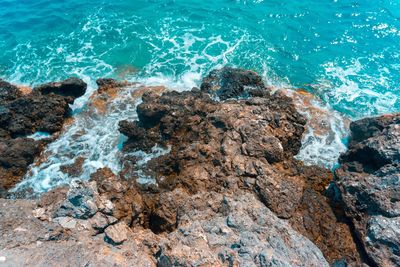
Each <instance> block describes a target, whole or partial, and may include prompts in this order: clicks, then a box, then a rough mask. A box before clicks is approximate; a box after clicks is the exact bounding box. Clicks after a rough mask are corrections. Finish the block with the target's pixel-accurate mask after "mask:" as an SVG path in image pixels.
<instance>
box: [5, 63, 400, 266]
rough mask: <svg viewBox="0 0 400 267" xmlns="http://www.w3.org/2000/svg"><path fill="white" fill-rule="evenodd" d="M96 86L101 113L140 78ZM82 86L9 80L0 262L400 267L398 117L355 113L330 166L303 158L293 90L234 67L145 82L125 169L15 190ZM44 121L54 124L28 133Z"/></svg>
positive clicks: (75, 169)
mask: <svg viewBox="0 0 400 267" xmlns="http://www.w3.org/2000/svg"><path fill="white" fill-rule="evenodd" d="M98 85H99V89H98V91H97V92H95V94H94V95H93V96H92V97H91V99H90V103H89V108H93V109H96V110H97V111H98V112H102V111H104V109H105V107H106V106H107V101H108V100H109V99H110V98H112V97H113V96H114V95H115V92H117V91H118V90H124V88H126V87H129V86H130V84H129V83H126V82H122V83H121V82H117V81H114V80H112V79H102V80H99V81H98ZM85 90H86V84H85V83H84V82H83V81H81V80H79V79H75V78H71V79H68V80H66V81H64V82H59V83H49V84H45V85H42V86H39V87H37V88H34V89H33V90H32V92H28V93H25V94H23V93H22V92H21V90H20V89H19V88H18V87H16V86H14V85H11V84H9V83H7V82H4V81H1V82H0V111H1V117H0V196H3V197H4V198H3V199H0V206H1V207H2V208H1V209H0V234H1V239H0V240H1V241H0V265H1V264H5V265H6V266H48V265H57V266H363V265H364V266H399V264H400V221H399V218H400V217H399V214H400V192H399V190H400V189H399V188H400V187H399V185H400V171H399V164H400V162H399V161H400V152H399V151H400V140H399V139H400V114H394V115H387V116H381V117H377V118H367V119H363V120H360V121H355V122H352V123H351V125H350V130H351V137H350V142H349V147H348V151H347V152H346V153H344V154H343V155H342V156H341V157H340V160H339V161H340V167H339V168H338V169H337V170H336V171H335V173H332V172H331V171H330V170H328V169H324V168H323V167H318V166H308V165H305V164H304V163H303V162H302V161H300V160H298V159H296V155H297V154H298V153H299V151H300V148H301V144H302V137H303V135H304V133H305V131H306V127H307V118H306V117H305V116H304V115H302V114H301V113H300V112H299V111H298V109H297V108H296V105H295V103H294V102H293V99H292V98H290V97H288V96H287V95H285V94H284V93H283V92H282V91H279V90H278V91H275V90H271V88H268V87H266V86H265V85H264V83H263V81H262V79H261V78H260V76H259V75H258V74H256V73H255V72H252V71H247V70H241V69H233V68H228V67H226V68H223V69H220V70H215V71H212V72H211V73H210V74H209V75H208V76H207V77H205V78H204V80H203V83H202V85H201V87H200V88H193V89H192V90H191V91H184V92H176V91H170V90H167V89H166V88H163V87H153V88H142V89H141V90H137V91H135V93H134V94H135V97H137V98H141V100H142V101H141V103H140V104H139V105H138V106H137V115H138V119H137V120H136V121H131V120H122V121H120V122H119V129H115V131H118V130H119V131H120V132H121V133H122V134H123V135H124V136H126V137H127V141H126V142H124V144H123V148H122V155H123V156H122V157H121V165H122V166H123V168H122V171H121V172H119V173H113V171H112V170H110V169H108V168H101V169H98V170H97V171H96V172H95V173H93V174H92V175H91V176H90V177H87V180H86V181H81V180H73V182H72V183H71V184H70V185H69V187H59V188H55V189H53V190H52V191H50V192H48V193H46V194H44V195H42V196H41V197H40V198H39V199H33V200H27V199H10V196H13V197H16V195H10V193H9V192H8V190H9V189H11V188H12V187H13V186H14V185H15V184H16V183H17V182H18V181H20V179H21V178H22V177H23V176H24V174H25V172H26V171H27V170H28V167H29V165H31V164H33V163H34V162H36V161H38V157H39V155H40V153H41V152H42V151H43V150H44V149H45V146H46V144H48V143H50V142H51V141H52V140H54V138H57V134H54V133H57V132H60V131H62V128H63V124H65V123H68V118H69V117H70V110H69V104H71V103H73V101H74V100H75V99H76V98H77V97H79V96H82V95H83V94H84V93H85ZM72 123H73V122H72ZM38 131H39V132H47V133H50V134H53V135H52V136H50V137H48V138H44V139H40V140H35V139H32V138H29V137H28V136H29V135H30V134H34V133H35V132H38ZM155 150H156V151H158V152H157V153H154V152H155ZM149 155H153V156H152V157H149ZM154 155H156V156H154ZM35 158H36V161H35ZM81 168H82V163H81V160H79V159H77V160H76V164H73V165H71V166H67V167H65V171H66V173H68V174H69V175H70V176H71V177H74V176H79V175H78V174H79V173H81V170H80V169H81ZM6 197H8V198H6ZM17 197H18V196H17ZM19 197H20V196H19Z"/></svg>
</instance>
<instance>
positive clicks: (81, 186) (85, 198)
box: [54, 180, 98, 219]
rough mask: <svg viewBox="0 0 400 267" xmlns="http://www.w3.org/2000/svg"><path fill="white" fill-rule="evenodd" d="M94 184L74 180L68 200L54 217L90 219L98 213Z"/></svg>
mask: <svg viewBox="0 0 400 267" xmlns="http://www.w3.org/2000/svg"><path fill="white" fill-rule="evenodd" d="M95 190H96V187H95V186H94V185H93V184H85V183H83V182H82V181H79V180H74V181H72V182H71V184H70V189H69V191H68V195H67V199H66V200H65V201H63V202H62V203H61V205H60V207H59V208H58V209H57V210H56V211H55V214H54V217H73V218H77V219H88V218H90V217H92V216H93V215H95V214H96V212H97V211H98V208H97V205H96V200H95V194H96V193H97V192H95Z"/></svg>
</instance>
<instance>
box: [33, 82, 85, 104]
mask: <svg viewBox="0 0 400 267" xmlns="http://www.w3.org/2000/svg"><path fill="white" fill-rule="evenodd" d="M86 88H87V84H86V83H85V82H84V81H82V80H81V79H78V78H75V77H71V78H68V79H67V80H65V81H62V82H51V83H46V84H42V85H40V86H38V87H35V88H34V89H33V90H34V91H38V92H40V93H41V94H42V95H48V94H51V93H53V94H56V95H60V96H64V97H71V98H72V99H71V100H70V101H72V102H73V100H75V98H78V97H81V96H83V95H84V94H85V92H86Z"/></svg>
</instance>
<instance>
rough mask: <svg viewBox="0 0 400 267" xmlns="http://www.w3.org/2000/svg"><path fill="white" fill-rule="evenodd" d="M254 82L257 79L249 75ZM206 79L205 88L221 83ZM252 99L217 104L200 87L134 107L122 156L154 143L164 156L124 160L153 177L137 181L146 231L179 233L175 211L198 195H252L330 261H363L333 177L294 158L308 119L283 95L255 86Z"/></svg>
mask: <svg viewBox="0 0 400 267" xmlns="http://www.w3.org/2000/svg"><path fill="white" fill-rule="evenodd" d="M240 73H241V74H240V75H244V74H243V73H246V72H240ZM240 75H239V76H240ZM240 80H241V79H239V81H240ZM249 80H250V81H253V80H254V79H253V77H252V75H251V77H249ZM255 81H257V79H255ZM205 82H206V83H208V84H206V85H204V86H202V88H206V87H207V88H208V87H209V86H210V84H213V83H214V84H217V85H218V84H219V83H218V82H216V83H215V82H214V81H209V80H207V79H206V81H205ZM255 84H256V85H257V86H261V85H260V84H259V83H258V82H256V83H255ZM257 86H256V87H257ZM240 87H241V85H238V87H237V88H239V89H238V90H239V91H238V92H241V90H240ZM243 88H244V87H243ZM216 90H219V89H218V88H216ZM206 91H207V90H206ZM248 94H249V96H250V98H247V99H246V98H245V99H239V100H228V101H224V102H217V101H215V100H212V99H211V98H210V97H209V95H208V94H205V93H203V92H201V91H199V90H197V89H193V90H192V91H191V92H182V93H178V92H166V93H164V94H163V95H162V96H159V95H158V94H154V93H147V94H144V95H143V98H142V99H143V103H142V104H140V105H139V106H138V109H137V110H138V117H139V120H138V121H136V122H130V121H124V122H121V123H120V130H121V132H122V133H124V134H125V135H127V136H128V138H129V139H128V141H127V142H126V143H125V145H124V151H127V152H133V151H138V150H143V151H146V152H148V153H150V152H152V151H153V150H154V147H155V146H156V145H158V146H161V147H164V149H165V151H166V152H165V153H163V155H161V156H158V157H155V158H153V159H151V160H149V161H147V162H146V163H145V164H143V165H139V164H138V163H140V162H141V158H140V156H139V158H138V157H136V158H132V157H129V156H128V157H126V159H125V162H124V164H125V165H129V164H130V165H132V166H133V167H132V169H136V175H137V176H138V177H139V178H140V177H142V180H143V179H144V180H146V179H148V177H152V178H154V181H153V182H150V183H149V184H146V185H141V184H139V188H140V190H139V192H140V194H141V195H142V199H143V201H144V204H145V206H144V211H145V214H143V218H144V222H145V223H144V226H145V227H148V228H150V229H152V230H153V231H154V232H156V233H160V232H171V231H174V229H175V228H176V225H179V216H176V215H175V214H179V212H180V210H181V208H182V205H183V203H185V200H186V199H187V198H188V197H189V196H190V195H193V194H197V193H200V192H205V191H212V192H243V191H252V192H254V193H255V194H256V195H257V196H258V197H259V198H260V199H261V200H262V201H263V203H264V204H265V205H266V206H267V207H268V208H270V209H271V210H272V211H273V212H274V213H275V214H276V215H277V216H278V217H280V218H284V219H287V220H289V221H290V223H291V224H292V227H293V228H295V229H297V230H298V231H299V232H300V233H302V234H303V235H305V236H307V237H308V238H310V240H312V241H313V242H315V243H316V244H317V245H318V246H319V248H320V249H321V250H322V251H323V253H324V255H325V257H326V258H327V259H328V260H329V261H330V262H334V261H335V260H342V259H343V258H344V259H345V261H347V262H359V261H360V259H359V255H358V252H357V250H356V246H355V244H354V241H353V239H352V236H351V234H350V231H349V228H348V226H347V225H346V223H344V222H341V221H339V220H338V219H337V218H336V216H335V214H334V212H333V210H332V208H331V207H330V205H329V201H328V199H327V198H326V197H324V193H325V190H326V188H327V187H328V185H329V183H330V181H331V180H332V174H331V173H330V172H329V171H328V170H325V169H323V168H318V167H313V166H311V167H308V166H304V164H302V163H301V162H300V161H298V160H296V159H294V156H295V155H296V154H297V153H298V152H299V150H300V147H301V138H302V134H303V132H304V129H305V123H306V120H305V118H304V117H303V116H302V115H300V114H299V113H298V112H297V111H296V109H295V107H294V104H293V102H292V100H291V99H290V98H288V97H287V96H285V95H283V94H282V93H281V92H279V91H278V92H277V93H275V94H271V93H269V92H268V91H267V90H266V89H265V90H263V89H260V88H256V89H254V90H250V91H248ZM146 177H147V178H146ZM139 181H140V179H139ZM149 181H151V180H149ZM152 183H154V184H152ZM237 190H239V191H237ZM242 190H243V191H242ZM239 194H240V193H239ZM322 224H323V225H322ZM325 225H326V226H325Z"/></svg>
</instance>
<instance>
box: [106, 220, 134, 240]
mask: <svg viewBox="0 0 400 267" xmlns="http://www.w3.org/2000/svg"><path fill="white" fill-rule="evenodd" d="M105 234H106V237H107V238H108V240H109V241H110V242H111V243H112V244H115V245H119V244H122V243H123V242H124V241H125V240H127V239H128V234H129V228H128V226H127V225H126V224H125V223H124V222H120V223H117V224H114V225H111V226H109V227H107V228H106V230H105Z"/></svg>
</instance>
